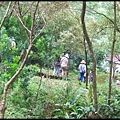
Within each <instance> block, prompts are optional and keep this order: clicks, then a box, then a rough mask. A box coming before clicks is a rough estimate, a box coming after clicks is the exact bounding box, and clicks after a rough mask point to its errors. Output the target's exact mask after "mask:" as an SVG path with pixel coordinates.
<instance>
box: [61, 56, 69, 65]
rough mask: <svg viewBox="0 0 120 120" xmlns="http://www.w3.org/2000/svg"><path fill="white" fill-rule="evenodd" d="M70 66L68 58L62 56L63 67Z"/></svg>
mask: <svg viewBox="0 0 120 120" xmlns="http://www.w3.org/2000/svg"><path fill="white" fill-rule="evenodd" d="M67 66H68V58H66V57H62V58H61V67H67Z"/></svg>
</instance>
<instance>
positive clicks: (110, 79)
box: [108, 1, 117, 105]
mask: <svg viewBox="0 0 120 120" xmlns="http://www.w3.org/2000/svg"><path fill="white" fill-rule="evenodd" d="M116 29H117V26H116V1H114V38H113V43H112V48H111V64H110V76H109V92H108V105H110V99H111V84H112V72H113V70H112V69H113V55H114V46H115V42H116Z"/></svg>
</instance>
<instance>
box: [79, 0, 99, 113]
mask: <svg viewBox="0 0 120 120" xmlns="http://www.w3.org/2000/svg"><path fill="white" fill-rule="evenodd" d="M85 12H86V2H85V1H83V8H82V13H81V22H82V29H83V34H84V37H85V39H86V41H87V44H88V47H89V50H90V53H91V58H92V62H93V66H92V71H93V105H94V107H95V109H96V111H97V87H96V58H95V55H94V51H93V49H92V48H93V47H92V42H91V41H90V39H89V36H88V33H87V30H86V25H85V21H84V17H85Z"/></svg>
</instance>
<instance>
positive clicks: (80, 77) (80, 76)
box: [78, 60, 86, 82]
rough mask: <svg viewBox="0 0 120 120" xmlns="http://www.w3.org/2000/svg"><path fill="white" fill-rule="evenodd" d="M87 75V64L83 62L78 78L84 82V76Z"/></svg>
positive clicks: (79, 68) (80, 65)
mask: <svg viewBox="0 0 120 120" xmlns="http://www.w3.org/2000/svg"><path fill="white" fill-rule="evenodd" d="M85 73H86V62H85V61H84V60H82V61H81V62H80V64H79V66H78V78H79V80H80V82H83V81H84V74H85Z"/></svg>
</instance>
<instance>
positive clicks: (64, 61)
mask: <svg viewBox="0 0 120 120" xmlns="http://www.w3.org/2000/svg"><path fill="white" fill-rule="evenodd" d="M68 58H69V55H68V53H67V54H65V55H64V56H63V57H62V58H61V61H60V65H61V69H62V78H67V75H68Z"/></svg>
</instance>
